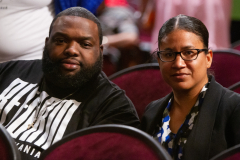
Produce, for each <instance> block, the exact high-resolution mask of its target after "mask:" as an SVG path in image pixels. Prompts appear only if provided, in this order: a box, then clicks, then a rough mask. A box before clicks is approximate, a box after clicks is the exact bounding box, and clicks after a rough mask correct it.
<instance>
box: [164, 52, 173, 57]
mask: <svg viewBox="0 0 240 160" xmlns="http://www.w3.org/2000/svg"><path fill="white" fill-rule="evenodd" d="M164 56H166V57H172V56H173V53H172V52H167V53H165V54H164Z"/></svg>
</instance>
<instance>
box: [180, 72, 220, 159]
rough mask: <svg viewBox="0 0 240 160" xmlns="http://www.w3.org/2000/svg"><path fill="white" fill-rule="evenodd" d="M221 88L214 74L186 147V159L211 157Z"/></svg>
mask: <svg viewBox="0 0 240 160" xmlns="http://www.w3.org/2000/svg"><path fill="white" fill-rule="evenodd" d="M221 88H222V87H221V86H220V85H219V84H218V83H217V82H215V79H214V77H213V76H212V79H211V83H210V84H209V87H208V91H207V92H206V95H205V98H204V101H203V104H202V106H201V108H200V112H199V115H198V118H197V121H196V123H195V124H194V126H193V130H192V131H191V133H190V135H189V137H188V140H187V143H186V145H185V147H184V159H192V158H193V157H194V159H199V160H205V159H209V151H210V143H211V137H212V131H213V127H214V123H215V117H216V114H217V109H218V106H219V103H220V99H221V95H222V89H221Z"/></svg>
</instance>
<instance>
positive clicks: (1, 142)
mask: <svg viewBox="0 0 240 160" xmlns="http://www.w3.org/2000/svg"><path fill="white" fill-rule="evenodd" d="M0 159H1V160H21V156H20V152H19V151H18V149H17V146H16V144H15V142H14V140H13V138H12V137H11V136H10V135H9V133H8V132H7V130H6V129H5V128H4V127H3V126H2V125H1V124H0Z"/></svg>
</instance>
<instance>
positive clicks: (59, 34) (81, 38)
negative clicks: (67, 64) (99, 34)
mask: <svg viewBox="0 0 240 160" xmlns="http://www.w3.org/2000/svg"><path fill="white" fill-rule="evenodd" d="M56 36H63V37H67V38H69V35H68V34H65V33H62V32H56V33H54V34H53V36H52V37H56ZM77 39H78V40H94V38H93V37H92V36H81V37H77Z"/></svg>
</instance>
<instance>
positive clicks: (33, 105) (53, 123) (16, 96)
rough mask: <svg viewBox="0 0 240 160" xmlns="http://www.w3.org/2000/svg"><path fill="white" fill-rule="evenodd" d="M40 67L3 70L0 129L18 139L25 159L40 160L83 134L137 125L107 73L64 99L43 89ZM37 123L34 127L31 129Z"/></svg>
mask: <svg viewBox="0 0 240 160" xmlns="http://www.w3.org/2000/svg"><path fill="white" fill-rule="evenodd" d="M41 63H42V62H41V60H33V61H11V62H6V63H2V64H0V123H1V124H3V125H4V126H5V128H6V129H7V131H8V132H9V133H10V135H11V136H12V137H13V138H14V139H15V141H16V144H17V147H18V149H19V151H20V152H21V155H22V159H24V160H32V159H38V158H39V157H40V155H41V152H42V151H43V150H46V149H47V148H48V147H49V146H50V145H52V144H53V143H55V142H57V141H59V140H60V139H62V138H63V137H64V136H66V135H68V134H70V133H72V132H74V131H76V130H79V129H82V128H86V127H89V126H94V125H100V124H125V125H130V126H134V127H136V126H138V125H139V119H138V116H137V113H136V111H135V108H134V106H133V104H132V102H131V101H130V100H129V99H128V97H126V95H125V92H124V91H123V90H121V89H120V88H119V87H118V86H116V85H115V84H114V83H112V82H110V81H109V80H108V79H107V77H106V75H105V74H104V73H103V72H102V73H101V74H99V76H98V78H97V79H95V80H93V81H91V82H89V83H88V84H86V85H85V86H84V87H82V88H80V89H79V90H77V91H76V93H74V94H73V95H71V96H69V97H67V98H66V99H65V98H64V97H66V95H64V91H61V92H60V91H59V90H60V89H59V88H55V89H54V91H53V89H52V87H50V86H48V85H47V84H46V85H45V86H44V87H41V84H42V81H43V73H42V70H41ZM50 88H51V89H50ZM36 117H37V121H36V122H35V124H34V126H33V127H32V128H30V129H28V126H29V125H30V124H32V123H33V121H34V119H36Z"/></svg>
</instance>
